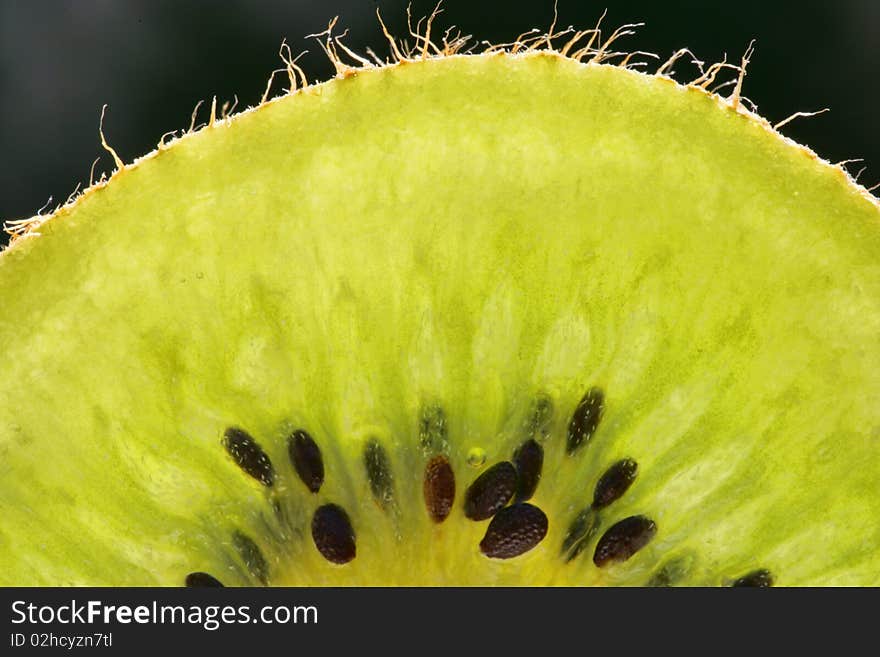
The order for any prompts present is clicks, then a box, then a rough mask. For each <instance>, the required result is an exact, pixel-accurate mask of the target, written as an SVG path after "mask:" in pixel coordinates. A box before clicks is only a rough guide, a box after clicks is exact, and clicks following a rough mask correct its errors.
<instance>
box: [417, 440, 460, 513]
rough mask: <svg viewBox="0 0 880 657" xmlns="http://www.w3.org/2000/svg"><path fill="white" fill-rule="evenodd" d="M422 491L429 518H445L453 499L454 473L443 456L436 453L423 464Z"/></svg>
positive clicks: (450, 509)
mask: <svg viewBox="0 0 880 657" xmlns="http://www.w3.org/2000/svg"><path fill="white" fill-rule="evenodd" d="M424 493H425V506H426V507H427V509H428V515H429V516H430V517H431V520H433V521H434V522H438V523H439V522H443V521H444V520H446V518H447V516H448V515H449V512H450V511H452V503H453V502H454V501H455V473H454V472H453V471H452V466H451V465H450V464H449V460H448V459H447V458H446V457H445V456H442V455H437V456H435V457H434V458H432V459H431V460H430V461H428V465H426V466H425V483H424Z"/></svg>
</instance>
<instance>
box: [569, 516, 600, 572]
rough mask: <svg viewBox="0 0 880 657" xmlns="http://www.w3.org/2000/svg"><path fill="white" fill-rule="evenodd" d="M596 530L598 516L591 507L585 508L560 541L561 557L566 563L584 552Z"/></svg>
mask: <svg viewBox="0 0 880 657" xmlns="http://www.w3.org/2000/svg"><path fill="white" fill-rule="evenodd" d="M598 528H599V515H598V514H597V513H596V511H595V510H594V509H593V508H592V507H587V508H586V509H584V510H583V511H581V512H580V513H579V514H578V515H577V517H576V518H575V519H574V520H573V521H572V523H571V524H570V525H569V526H568V531H567V532H566V533H565V538H564V539H562V556H563V557H565V561H566V563H568V562H569V561H571V560H572V559H574V558H575V557H577V556H578V555H579V554H580V553H581V552H583V551H584V549H585V548H586V547H587V544H588V543H589V542H590V539H591V538H593V536H594V535H595V534H596V530H597V529H598Z"/></svg>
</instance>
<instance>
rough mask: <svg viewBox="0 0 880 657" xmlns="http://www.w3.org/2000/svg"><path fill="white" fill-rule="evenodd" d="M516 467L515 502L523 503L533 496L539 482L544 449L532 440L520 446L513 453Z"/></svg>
mask: <svg viewBox="0 0 880 657" xmlns="http://www.w3.org/2000/svg"><path fill="white" fill-rule="evenodd" d="M513 464H514V465H515V466H516V472H517V480H516V501H517V502H525V501H526V500H528V499H530V498H531V497H532V495H534V494H535V489H537V488H538V482H539V481H541V468H542V467H543V466H544V448H543V447H541V445H539V444H538V442H537V441H536V440H534V439H529V440H527V441H525V442H524V443H523V444H522V445H520V446H519V447H518V448H517V449H516V451H515V452H514V453H513Z"/></svg>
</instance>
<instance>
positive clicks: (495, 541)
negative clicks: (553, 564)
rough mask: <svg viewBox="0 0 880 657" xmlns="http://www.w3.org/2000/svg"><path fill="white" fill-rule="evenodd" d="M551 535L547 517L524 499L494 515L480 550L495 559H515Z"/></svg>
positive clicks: (481, 542)
mask: <svg viewBox="0 0 880 657" xmlns="http://www.w3.org/2000/svg"><path fill="white" fill-rule="evenodd" d="M546 535H547V516H546V514H545V513H544V512H543V511H541V509H539V508H538V507H536V506H533V505H531V504H529V503H527V502H520V503H518V504H514V505H512V506H509V507H507V508H506V509H501V511H499V512H498V513H497V515H496V516H495V517H494V518H492V522H490V523H489V527H488V529H486V535H485V536H484V537H483V540H482V541H480V551H481V552H482V553H483V554H485V555H486V556H487V557H490V558H492V559H511V558H512V557H518V556H519V555H521V554H524V553H526V552H528V551H529V550H531V549H532V548H533V547H535V546H536V545H537V544H538V543H540V542H541V541H542V540H544V537H545V536H546Z"/></svg>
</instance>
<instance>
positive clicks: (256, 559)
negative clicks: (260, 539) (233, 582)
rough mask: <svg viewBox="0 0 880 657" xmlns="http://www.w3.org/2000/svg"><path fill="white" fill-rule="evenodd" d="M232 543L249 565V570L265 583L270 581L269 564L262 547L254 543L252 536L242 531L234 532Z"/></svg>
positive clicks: (246, 564) (245, 563)
mask: <svg viewBox="0 0 880 657" xmlns="http://www.w3.org/2000/svg"><path fill="white" fill-rule="evenodd" d="M232 544H233V545H234V546H235V550H236V552H238V554H239V556H240V557H241V559H242V561H244V565H245V566H247V569H248V572H250V574H251V575H253V576H254V577H256V578H257V579H258V580H260V582H261V583H262V584H263V585H266V584H267V583H268V582H269V564H268V563H266V558H265V557H264V556H263V552H262V550H260V547H259V546H258V545H257V544H256V543H254V541H253V539H252V538H251V537H250V536H247V535H245V534H242V533H241V532H240V531H235V532H233V533H232Z"/></svg>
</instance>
